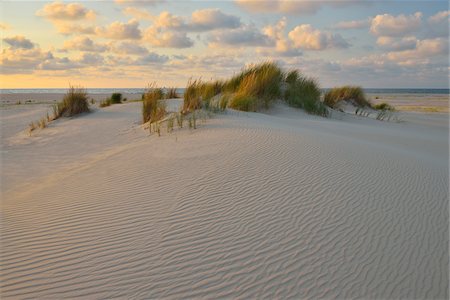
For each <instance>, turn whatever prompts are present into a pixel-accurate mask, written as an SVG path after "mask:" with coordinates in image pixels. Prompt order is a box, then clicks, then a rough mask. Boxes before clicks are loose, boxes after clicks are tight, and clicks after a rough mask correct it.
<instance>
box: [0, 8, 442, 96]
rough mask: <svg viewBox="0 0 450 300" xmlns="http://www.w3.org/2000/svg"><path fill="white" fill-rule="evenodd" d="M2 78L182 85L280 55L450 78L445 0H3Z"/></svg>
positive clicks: (385, 77)
mask: <svg viewBox="0 0 450 300" xmlns="http://www.w3.org/2000/svg"><path fill="white" fill-rule="evenodd" d="M0 17H1V18H0V20H1V21H0V29H1V33H2V35H1V55H0V85H1V88H65V87H68V86H69V84H72V85H81V86H84V87H86V88H121V87H123V88H126V87H128V88H145V87H146V86H148V84H150V83H153V82H156V83H157V84H158V85H160V86H166V87H169V86H173V87H184V86H186V83H187V81H188V80H189V79H190V78H201V79H202V80H206V81H207V80H211V79H225V78H227V77H229V76H231V75H233V74H235V73H237V72H239V71H240V70H242V68H244V67H245V66H248V65H251V64H255V63H259V62H264V61H275V62H277V63H278V64H279V65H280V66H281V67H283V68H284V69H286V70H291V69H298V70H300V71H301V72H302V73H303V74H305V75H307V76H311V77H314V78H316V79H317V81H318V82H319V83H320V85H321V86H322V87H334V86H339V85H360V86H363V87H365V88H448V86H449V17H450V11H449V6H448V2H447V1H441V0H428V1H402V0H397V1H393V0H385V1H367V0H335V1H304V0H297V1H286V0H271V1H267V0H259V1H254V0H234V1H232V0H229V1H189V0H185V1H176V0H175V1H170V0H166V1H164V0H147V1H144V0H140V1H138V0H115V1H114V0H110V1H77V2H72V1H54V2H51V1H50V2H46V1H31V2H28V1H1V2H0Z"/></svg>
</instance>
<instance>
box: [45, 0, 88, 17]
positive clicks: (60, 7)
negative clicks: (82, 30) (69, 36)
mask: <svg viewBox="0 0 450 300" xmlns="http://www.w3.org/2000/svg"><path fill="white" fill-rule="evenodd" d="M36 14H37V15H38V16H41V17H44V18H47V19H50V20H64V21H75V20H83V19H93V18H95V12H94V11H93V10H89V9H87V8H86V7H84V6H83V5H81V4H79V3H68V4H65V3H63V2H59V1H56V2H53V3H49V4H46V5H45V6H44V8H42V9H41V10H39V11H38V12H37V13H36Z"/></svg>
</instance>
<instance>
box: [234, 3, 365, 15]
mask: <svg viewBox="0 0 450 300" xmlns="http://www.w3.org/2000/svg"><path fill="white" fill-rule="evenodd" d="M235 2H236V4H237V5H238V6H240V7H242V8H244V9H245V10H247V11H249V12H251V13H283V14H296V15H308V14H314V13H316V12H317V11H319V10H320V9H321V8H322V7H323V6H332V7H347V6H351V5H355V4H356V5H360V4H366V3H367V2H366V1H361V0H340V1H313V0H296V1H294V0H235Z"/></svg>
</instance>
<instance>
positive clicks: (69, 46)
mask: <svg viewBox="0 0 450 300" xmlns="http://www.w3.org/2000/svg"><path fill="white" fill-rule="evenodd" d="M63 50H66V51H70V50H79V51H87V52H105V51H107V50H108V46H106V45H104V44H99V43H95V42H94V41H93V40H91V39H90V38H88V37H85V36H77V37H75V38H73V39H71V40H68V41H65V42H64V46H63Z"/></svg>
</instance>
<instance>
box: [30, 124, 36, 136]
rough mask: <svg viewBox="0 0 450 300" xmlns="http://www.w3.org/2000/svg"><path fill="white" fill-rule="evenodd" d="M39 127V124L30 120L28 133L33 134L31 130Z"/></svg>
mask: <svg viewBox="0 0 450 300" xmlns="http://www.w3.org/2000/svg"><path fill="white" fill-rule="evenodd" d="M37 127H38V126H37V125H36V124H35V123H34V122H30V124H28V135H29V136H31V132H33V131H34V130H36V128H37Z"/></svg>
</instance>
